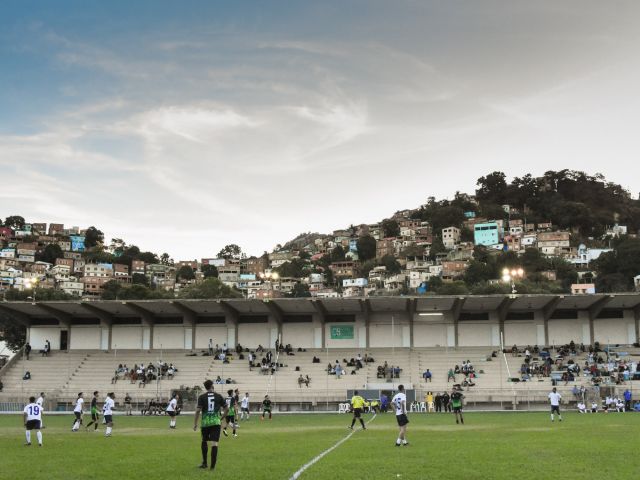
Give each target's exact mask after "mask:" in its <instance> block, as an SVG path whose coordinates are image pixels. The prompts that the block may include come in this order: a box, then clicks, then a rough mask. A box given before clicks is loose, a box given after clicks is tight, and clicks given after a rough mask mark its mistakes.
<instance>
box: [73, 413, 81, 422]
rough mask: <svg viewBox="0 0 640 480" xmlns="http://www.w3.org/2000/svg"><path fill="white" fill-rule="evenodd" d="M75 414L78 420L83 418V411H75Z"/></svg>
mask: <svg viewBox="0 0 640 480" xmlns="http://www.w3.org/2000/svg"><path fill="white" fill-rule="evenodd" d="M73 414H74V415H75V416H76V420H82V413H80V412H73Z"/></svg>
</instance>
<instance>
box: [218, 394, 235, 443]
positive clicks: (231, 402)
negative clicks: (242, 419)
mask: <svg viewBox="0 0 640 480" xmlns="http://www.w3.org/2000/svg"><path fill="white" fill-rule="evenodd" d="M227 395H228V396H227V400H226V402H227V410H228V412H227V417H226V419H225V420H226V422H227V424H226V425H225V426H224V428H223V429H222V433H224V436H225V437H228V436H229V434H228V433H227V427H228V426H229V425H231V428H233V436H234V437H237V436H238V434H237V433H236V411H237V410H238V403H237V401H236V397H235V395H234V394H233V390H228V391H227Z"/></svg>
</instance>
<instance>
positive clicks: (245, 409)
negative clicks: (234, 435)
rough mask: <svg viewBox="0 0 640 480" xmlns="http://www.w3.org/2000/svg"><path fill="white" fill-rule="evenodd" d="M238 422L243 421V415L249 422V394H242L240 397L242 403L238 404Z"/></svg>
mask: <svg viewBox="0 0 640 480" xmlns="http://www.w3.org/2000/svg"><path fill="white" fill-rule="evenodd" d="M240 410H241V412H240V420H244V419H245V418H244V416H245V414H246V415H247V420H249V392H247V393H245V394H244V397H242V401H241V402H240Z"/></svg>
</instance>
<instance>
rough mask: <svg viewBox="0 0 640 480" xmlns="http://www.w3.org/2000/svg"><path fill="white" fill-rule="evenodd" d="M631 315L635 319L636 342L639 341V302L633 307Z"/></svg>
mask: <svg viewBox="0 0 640 480" xmlns="http://www.w3.org/2000/svg"><path fill="white" fill-rule="evenodd" d="M633 316H634V318H635V319H636V343H640V304H638V306H636V308H634V309H633Z"/></svg>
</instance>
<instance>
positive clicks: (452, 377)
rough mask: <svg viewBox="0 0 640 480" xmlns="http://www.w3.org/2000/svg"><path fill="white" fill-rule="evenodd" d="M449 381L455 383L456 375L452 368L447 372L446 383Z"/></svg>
mask: <svg viewBox="0 0 640 480" xmlns="http://www.w3.org/2000/svg"><path fill="white" fill-rule="evenodd" d="M456 367H457V365H456ZM449 380H453V382H454V383H455V381H456V375H455V372H454V370H453V369H452V368H450V369H449V371H448V372H447V383H449Z"/></svg>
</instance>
